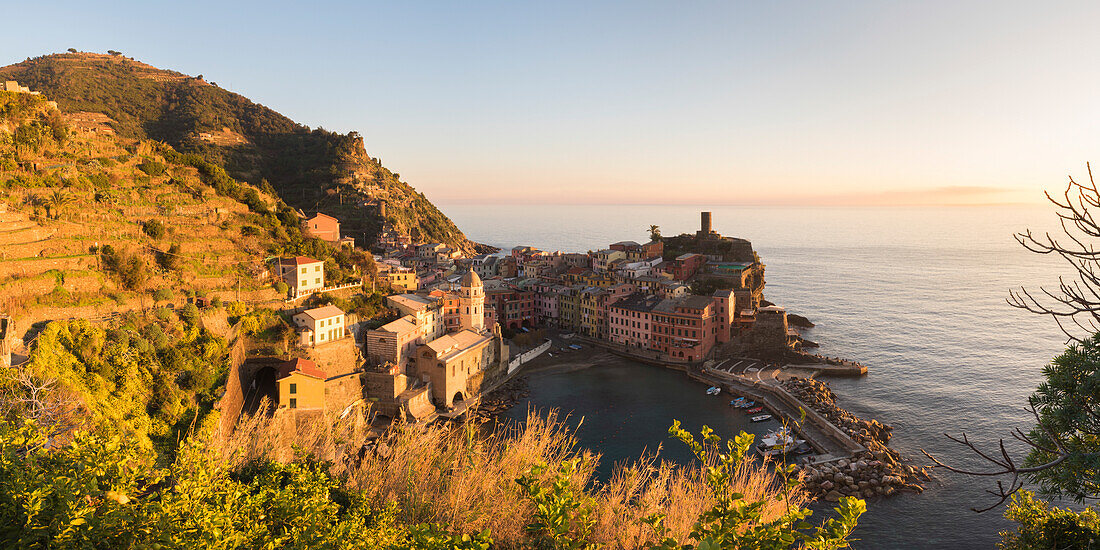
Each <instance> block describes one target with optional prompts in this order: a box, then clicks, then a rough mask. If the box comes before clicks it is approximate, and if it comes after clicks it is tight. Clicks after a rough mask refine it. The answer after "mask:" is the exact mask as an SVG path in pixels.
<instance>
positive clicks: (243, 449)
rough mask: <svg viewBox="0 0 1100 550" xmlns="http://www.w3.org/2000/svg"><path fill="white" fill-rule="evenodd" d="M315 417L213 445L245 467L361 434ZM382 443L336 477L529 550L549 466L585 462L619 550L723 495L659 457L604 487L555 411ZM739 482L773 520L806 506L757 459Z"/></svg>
mask: <svg viewBox="0 0 1100 550" xmlns="http://www.w3.org/2000/svg"><path fill="white" fill-rule="evenodd" d="M317 420H319V418H317V417H315V418H314V419H313V420H312V421H310V422H297V423H294V422H291V421H290V420H288V417H287V416H285V415H284V416H281V417H280V418H276V419H265V418H263V417H252V418H245V419H243V420H242V422H241V423H240V424H239V425H238V428H237V430H236V431H235V432H234V433H233V435H232V436H231V437H228V438H221V437H215V441H216V444H215V448H217V449H219V450H220V451H221V452H222V453H223V457H224V458H225V459H226V460H228V461H229V462H230V464H232V465H236V464H242V463H244V462H247V461H249V460H252V459H254V458H259V457H270V458H274V459H276V460H284V461H285V460H292V459H293V458H294V456H295V451H294V447H295V446H297V447H300V448H302V449H307V450H309V452H311V453H313V454H314V455H315V456H319V457H322V458H332V456H333V455H334V453H333V449H334V448H336V447H339V446H340V442H341V441H362V437H361V434H360V435H359V436H357V434H356V433H357V430H356V429H355V427H354V426H352V425H351V424H350V423H348V422H346V421H339V420H337V419H334V418H328V419H326V420H327V422H318V421H317ZM326 424H327V427H322V425H326ZM384 441H385V445H386V446H387V447H388V449H389V451H390V452H389V453H388V454H386V456H384V457H383V456H382V455H381V454H377V453H366V455H365V456H364V457H363V459H362V460H360V461H358V462H359V463H358V464H348V463H346V462H342V461H338V462H337V464H336V465H334V467H333V474H334V475H337V476H340V477H341V478H343V479H344V480H345V483H346V484H347V485H348V486H349V487H351V488H354V489H358V490H360V491H362V492H363V494H364V495H365V496H366V497H367V498H368V499H370V500H371V501H373V502H374V503H375V504H376V505H379V506H382V505H386V504H388V503H391V502H394V503H396V504H397V505H398V506H399V508H400V510H401V512H400V514H401V516H400V518H399V519H400V520H401V521H402V522H404V523H422V522H435V523H442V524H445V525H450V526H452V527H453V528H454V529H455V530H456V531H461V532H472V531H481V530H482V529H486V528H488V529H490V530H491V531H492V534H493V539H494V541H496V543H497V545H498V546H499V547H502V548H518V547H522V546H523V543H524V541H525V533H524V528H525V526H526V525H527V523H528V522H529V521H530V518H531V514H532V511H533V508H532V504H531V503H530V502H529V501H527V500H526V499H525V498H524V497H523V495H522V494H521V492H520V487H519V485H518V484H517V483H516V481H515V480H516V479H517V478H519V477H520V476H522V475H525V474H528V473H529V472H530V470H531V467H532V466H534V465H536V464H539V463H545V464H548V465H550V466H551V468H549V469H548V470H547V473H546V474H545V477H547V478H548V477H549V476H550V475H552V473H553V472H554V471H556V469H557V466H559V465H560V464H562V463H563V462H565V461H567V460H569V459H572V458H581V459H582V460H581V464H580V467H579V468H578V470H577V472H576V474H575V475H574V478H573V480H572V481H573V483H574V484H575V485H576V486H578V487H585V488H586V489H587V491H586V493H587V495H588V496H589V497H590V498H589V506H590V507H591V510H592V514H593V518H594V519H595V530H594V533H593V542H599V543H602V544H604V545H605V547H606V548H609V549H633V548H640V547H643V546H646V544H647V543H649V542H652V541H653V540H654V533H653V530H652V528H650V527H649V526H648V525H646V524H645V523H644V522H643V521H642V519H643V518H644V517H646V516H648V515H650V514H653V513H662V514H665V515H666V520H665V525H666V526H667V527H668V528H669V529H670V534H671V535H673V536H675V537H677V538H679V539H683V538H685V536H686V535H687V533H689V532H690V531H691V529H692V527H693V526H694V524H695V521H696V519H697V518H698V517H699V515H700V514H701V513H702V512H703V511H705V510H707V509H709V508H710V507H711V506H712V505H713V504H714V502H715V499H714V497H713V496H712V495H711V493H710V490H709V488H708V487H707V485H706V483H705V477H704V476H705V472H706V470H705V465H703V464H699V463H694V464H690V465H687V466H682V465H677V464H672V463H669V462H664V461H658V460H657V459H656V458H655V457H654V456H652V455H650V456H643V457H639V459H638V461H636V462H635V463H633V464H627V465H616V466H615V468H614V469H613V472H612V475H611V476H610V479H608V480H607V482H606V483H602V484H598V483H596V481H595V479H594V475H595V469H596V465H597V464H598V462H599V460H600V456H599V455H598V454H596V453H593V452H591V451H588V450H584V449H580V448H579V447H578V446H577V439H576V437H575V434H574V433H573V431H572V430H570V429H569V428H568V427H567V426H566V424H565V423H564V422H562V420H561V419H560V418H559V417H558V415H557V413H555V412H549V413H546V414H542V415H540V414H536V413H528V417H527V421H526V422H525V423H524V424H522V425H520V426H518V427H517V426H510V427H505V428H498V429H495V430H489V429H486V428H485V426H483V425H479V424H477V423H475V422H466V423H463V424H458V425H454V424H452V425H446V424H436V425H432V426H427V427H424V426H414V425H407V424H398V425H395V426H393V427H392V428H391V430H390V431H389V432H388V433H387V435H386V436H385V438H384ZM674 444H679V443H674ZM383 454H385V453H383ZM736 479H737V481H736V483H735V484H734V486H735V488H736V491H737V492H740V493H742V494H744V495H745V497H746V499H748V500H750V501H752V500H757V499H770V501H769V504H768V506H767V509H766V512H765V515H764V519H765V521H766V520H770V519H774V518H776V517H778V516H779V515H782V514H783V513H784V512H785V511H786V507H787V506H792V507H794V506H800V505H802V504H803V503H804V502H805V497H804V495H802V494H799V493H796V494H793V495H789V496H788V497H786V498H784V497H782V495H781V491H780V487H781V486H782V483H781V480H780V479H779V478H777V477H776V476H775V475H774V473H772V471H771V469H770V468H768V467H766V466H764V465H763V464H762V463H761V462H760V461H759V460H746V461H745V462H743V463H742V464H741V465H740V466H739V467H738V469H737V472H736Z"/></svg>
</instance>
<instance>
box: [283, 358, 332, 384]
mask: <svg viewBox="0 0 1100 550" xmlns="http://www.w3.org/2000/svg"><path fill="white" fill-rule="evenodd" d="M295 372H300V373H302V374H304V375H306V376H312V377H313V378H318V379H320V380H324V379H325V378H328V377H327V376H325V373H324V371H322V370H321V369H319V368H317V364H316V363H314V362H313V361H310V360H309V359H302V358H298V359H291V360H290V361H287V362H285V363H283V364H281V365H279V380H282V379H283V378H286V377H287V376H290V375H291V374H292V373H295Z"/></svg>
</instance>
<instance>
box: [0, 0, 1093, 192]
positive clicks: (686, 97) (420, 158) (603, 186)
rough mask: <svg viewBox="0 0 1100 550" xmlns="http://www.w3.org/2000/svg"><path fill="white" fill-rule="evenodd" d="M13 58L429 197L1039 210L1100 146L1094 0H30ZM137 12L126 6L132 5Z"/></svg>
mask: <svg viewBox="0 0 1100 550" xmlns="http://www.w3.org/2000/svg"><path fill="white" fill-rule="evenodd" d="M7 13H8V14H9V15H10V16H11V18H12V20H37V21H49V26H48V32H44V30H43V28H42V27H40V26H37V25H18V26H15V27H13V28H12V29H9V30H8V32H6V33H4V34H3V35H0V51H2V52H4V54H5V55H4V56H3V59H4V62H5V63H15V62H18V61H20V60H22V59H24V58H26V57H34V56H38V55H43V54H48V53H55V52H63V51H65V49H67V48H69V47H74V48H77V49H78V50H81V51H95V52H105V51H107V50H108V49H115V50H119V51H122V52H123V54H124V55H126V56H129V57H134V58H136V59H138V60H140V61H143V62H147V63H150V64H153V65H155V66H158V67H161V68H167V69H173V70H178V71H181V72H184V73H187V74H192V75H197V74H202V75H204V76H205V78H206V79H207V80H208V81H213V82H217V83H218V84H219V85H221V86H222V87H224V88H226V89H229V90H232V91H235V92H238V93H241V94H243V95H245V96H246V97H249V98H251V99H253V100H254V101H256V102H259V103H262V104H264V105H266V106H268V107H271V108H273V109H275V110H276V111H279V112H281V113H283V114H285V115H287V116H289V117H291V118H292V119H294V120H296V121H298V122H301V123H303V124H306V125H309V126H312V127H324V128H327V129H330V130H336V131H340V132H348V131H352V130H354V131H358V132H360V133H361V134H362V135H363V136H364V140H365V142H366V145H367V150H368V152H370V153H371V154H372V155H374V156H376V157H380V158H381V159H382V160H383V161H384V163H385V164H386V165H387V167H390V168H391V169H393V170H394V171H397V172H400V173H401V174H402V178H403V179H404V180H406V181H407V182H409V183H410V184H411V185H413V186H414V187H415V188H417V189H418V190H420V191H422V192H424V193H425V195H427V196H428V197H429V198H430V199H432V200H433V201H437V202H440V203H442V204H448V203H465V202H471V201H474V202H486V201H495V202H501V203H509V202H512V203H525V204H531V203H536V204H537V203H543V202H554V203H574V202H578V203H607V204H625V203H668V204H689V203H707V202H713V203H715V204H733V205H938V204H982V205H984V204H1020V203H1024V204H1033V203H1040V202H1042V201H1043V197H1042V193H1041V192H1042V190H1043V189H1049V190H1052V191H1060V189H1061V188H1062V186H1063V185H1064V184H1065V181H1066V175H1067V174H1073V175H1075V176H1076V177H1078V178H1079V179H1084V178H1085V177H1086V172H1085V163H1086V162H1087V161H1090V160H1095V159H1093V158H1092V157H1091V155H1092V153H1093V152H1094V151H1096V150H1098V148H1097V145H1098V141H1097V140H1098V135H1100V134H1098V132H1097V129H1096V123H1095V121H1096V120H1100V102H1097V101H1095V99H1094V98H1093V97H1092V95H1093V91H1094V90H1096V89H1097V88H1100V86H1098V84H1100V75H1098V73H1097V71H1096V70H1095V69H1093V68H1092V66H1093V63H1092V60H1093V59H1094V58H1095V57H1096V54H1097V53H1100V37H1097V36H1096V34H1095V33H1094V32H1093V31H1092V29H1091V28H1090V25H1091V22H1092V21H1095V20H1096V19H1097V16H1098V15H1100V5H1094V4H1090V3H1084V2H1082V3H1070V4H1067V3H1062V4H1058V5H1057V6H1050V5H1042V6H1038V5H1033V4H1031V3H1026V2H965V3H958V2H934V3H921V4H919V5H915V4H901V3H878V2H859V3H851V4H844V5H843V6H835V5H833V6H825V5H820V4H805V5H802V4H795V3H786V2H779V3H769V4H766V5H763V4H727V3H700V4H690V5H688V4H681V3H677V4H665V3H655V2H644V3H624V4H608V3H601V4H591V3H555V4H522V5H521V4H514V3H506V2H501V3H481V4H477V5H455V4H450V3H444V2H427V3H417V4H403V5H387V4H371V3H350V2H327V3H315V4H310V5H308V6H307V5H297V4H292V3H287V4H271V3H262V4H261V3H244V4H233V5H228V4H224V3H218V4H214V3H205V2H198V3H193V4H190V5H189V6H188V9H186V10H177V11H173V12H172V13H171V16H170V17H167V16H166V15H165V13H166V12H165V11H164V9H163V8H162V7H161V6H159V5H156V4H146V3H137V2H119V3H115V4H112V6H111V8H110V9H103V8H102V7H95V6H91V5H88V4H85V3H74V2H57V3H51V4H48V5H37V4H30V3H16V4H14V5H12V6H8V7H7ZM122 13H125V14H126V15H125V17H120V16H119V14H122Z"/></svg>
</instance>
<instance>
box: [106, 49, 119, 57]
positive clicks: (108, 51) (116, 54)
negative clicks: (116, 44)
mask: <svg viewBox="0 0 1100 550" xmlns="http://www.w3.org/2000/svg"><path fill="white" fill-rule="evenodd" d="M107 53H108V54H110V55H115V56H118V55H122V52H119V51H115V50H107Z"/></svg>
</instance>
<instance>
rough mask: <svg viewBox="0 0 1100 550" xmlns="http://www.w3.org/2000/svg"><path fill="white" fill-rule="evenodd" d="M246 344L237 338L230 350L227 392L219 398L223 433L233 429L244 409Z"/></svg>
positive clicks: (226, 382)
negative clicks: (243, 371)
mask: <svg viewBox="0 0 1100 550" xmlns="http://www.w3.org/2000/svg"><path fill="white" fill-rule="evenodd" d="M244 348H245V346H244V341H243V340H240V339H239V340H237V341H236V342H235V343H234V344H233V347H232V348H230V350H229V378H228V379H227V380H226V381H225V393H224V394H222V398H221V399H220V400H218V405H217V407H218V410H220V411H221V418H220V428H221V431H222V433H224V434H228V433H230V432H231V431H233V426H235V425H236V424H237V419H238V418H240V416H241V410H242V409H244V385H243V384H242V383H241V373H240V367H241V365H242V364H243V363H244V358H245V349H244Z"/></svg>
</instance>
